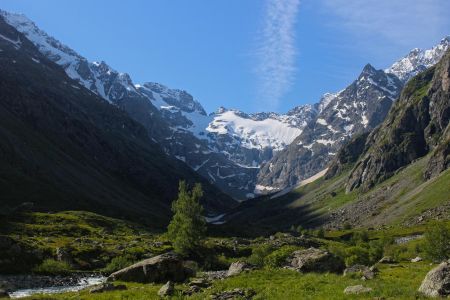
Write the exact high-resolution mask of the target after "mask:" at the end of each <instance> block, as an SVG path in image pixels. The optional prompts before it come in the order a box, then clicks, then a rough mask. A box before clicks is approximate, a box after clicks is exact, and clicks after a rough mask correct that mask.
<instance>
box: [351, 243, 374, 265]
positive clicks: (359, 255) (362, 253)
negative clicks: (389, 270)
mask: <svg viewBox="0 0 450 300" xmlns="http://www.w3.org/2000/svg"><path fill="white" fill-rule="evenodd" d="M345 256H346V257H345V264H346V265H347V266H353V265H356V264H358V265H366V266H367V265H369V264H370V258H369V250H368V249H367V248H363V247H361V246H353V247H349V248H347V249H346V250H345Z"/></svg>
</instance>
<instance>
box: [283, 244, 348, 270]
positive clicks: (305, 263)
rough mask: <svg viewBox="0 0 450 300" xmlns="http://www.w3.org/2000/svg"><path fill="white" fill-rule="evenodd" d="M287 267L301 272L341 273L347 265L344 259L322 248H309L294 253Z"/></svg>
mask: <svg viewBox="0 0 450 300" xmlns="http://www.w3.org/2000/svg"><path fill="white" fill-rule="evenodd" d="M288 261H289V265H288V266H287V268H290V269H295V270H297V271H299V272H335V273H340V272H342V270H343V269H344V267H345V264H344V261H343V260H342V259H341V258H339V257H337V256H335V255H333V254H331V253H329V252H327V251H324V250H321V249H317V248H309V249H306V250H298V251H295V252H294V253H292V255H291V257H290V258H289V259H288Z"/></svg>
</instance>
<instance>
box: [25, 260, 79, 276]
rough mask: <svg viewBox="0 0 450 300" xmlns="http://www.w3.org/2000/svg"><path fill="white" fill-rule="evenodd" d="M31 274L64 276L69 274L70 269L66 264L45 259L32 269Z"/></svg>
mask: <svg viewBox="0 0 450 300" xmlns="http://www.w3.org/2000/svg"><path fill="white" fill-rule="evenodd" d="M33 272H35V273H38V274H45V275H64V274H69V273H71V272H72V268H71V267H70V265H69V264H68V263H66V262H63V261H57V260H54V259H46V260H44V261H43V262H42V263H41V264H40V265H38V266H36V267H34V269H33Z"/></svg>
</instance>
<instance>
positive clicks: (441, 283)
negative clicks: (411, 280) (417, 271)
mask: <svg viewBox="0 0 450 300" xmlns="http://www.w3.org/2000/svg"><path fill="white" fill-rule="evenodd" d="M419 292H421V293H422V294H424V295H426V296H428V297H445V296H450V261H447V262H443V263H441V264H440V265H439V266H437V267H436V268H434V269H432V270H431V271H430V272H428V274H427V275H426V276H425V279H424V280H423V281H422V284H421V285H420V288H419Z"/></svg>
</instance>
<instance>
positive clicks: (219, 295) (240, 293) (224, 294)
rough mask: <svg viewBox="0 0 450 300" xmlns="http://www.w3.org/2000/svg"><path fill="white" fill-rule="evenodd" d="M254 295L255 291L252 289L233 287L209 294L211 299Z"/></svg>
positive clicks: (219, 299)
mask: <svg viewBox="0 0 450 300" xmlns="http://www.w3.org/2000/svg"><path fill="white" fill-rule="evenodd" d="M255 295H256V292H255V291H254V290H252V289H247V290H244V289H239V288H238V289H234V290H230V291H224V292H220V293H215V294H212V295H211V299H212V300H228V299H246V300H249V299H252V298H253V297H254V296H255Z"/></svg>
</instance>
